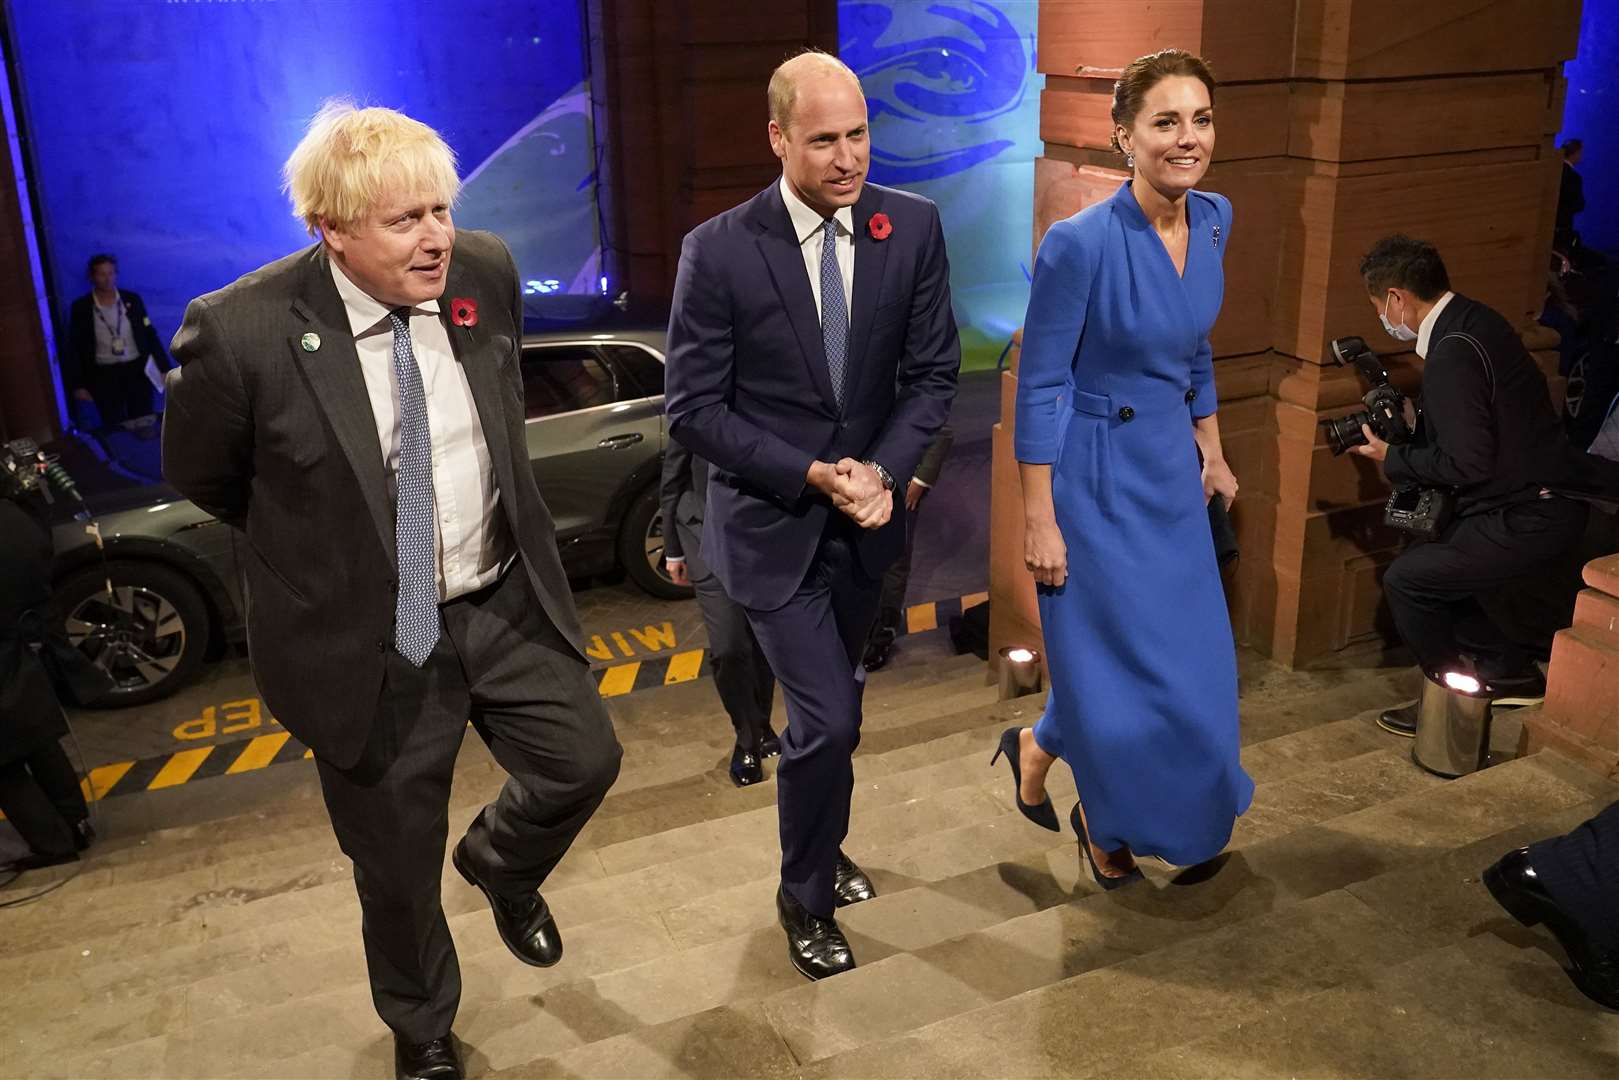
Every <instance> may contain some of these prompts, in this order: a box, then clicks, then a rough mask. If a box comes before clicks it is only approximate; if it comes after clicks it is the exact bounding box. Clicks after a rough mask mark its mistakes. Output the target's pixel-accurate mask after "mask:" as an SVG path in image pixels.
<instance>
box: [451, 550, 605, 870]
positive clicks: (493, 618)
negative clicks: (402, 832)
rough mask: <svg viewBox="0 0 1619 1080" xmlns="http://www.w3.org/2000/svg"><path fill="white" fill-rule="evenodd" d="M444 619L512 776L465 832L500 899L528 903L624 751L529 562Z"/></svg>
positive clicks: (480, 718) (483, 721) (499, 757)
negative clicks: (536, 588)
mask: <svg viewBox="0 0 1619 1080" xmlns="http://www.w3.org/2000/svg"><path fill="white" fill-rule="evenodd" d="M443 610H444V615H445V619H444V625H445V634H446V636H447V637H450V638H452V639H453V640H454V641H455V644H456V648H457V650H458V652H459V654H460V656H461V660H462V664H463V665H464V667H465V670H466V673H467V681H468V686H469V692H470V697H471V704H472V723H473V726H474V727H475V728H476V729H477V731H478V734H479V735H481V736H482V737H483V739H484V741H485V742H486V743H488V745H489V750H490V752H491V753H492V754H493V755H494V757H495V760H496V761H498V762H499V763H500V765H501V767H502V768H504V769H505V770H506V772H507V773H509V774H510V776H509V778H508V779H507V781H506V784H505V786H504V787H502V788H501V791H500V794H499V795H498V796H497V797H496V798H495V800H494V801H493V802H492V803H490V804H489V805H488V806H486V807H484V810H483V813H482V814H480V815H479V816H478V818H477V819H476V820H475V821H474V822H473V823H472V826H471V827H470V828H469V829H468V830H467V851H468V854H469V855H470V856H471V858H472V862H473V865H474V866H475V867H476V869H477V871H478V876H479V877H480V878H481V879H482V880H483V881H484V882H486V883H487V884H488V885H489V886H490V887H491V888H492V889H494V890H495V891H496V892H498V893H501V894H503V895H507V896H522V895H526V894H528V893H531V892H533V891H534V890H535V889H537V888H539V887H540V885H541V884H542V883H543V882H544V881H545V878H546V876H547V875H548V874H550V873H551V871H552V869H553V868H554V867H555V866H556V864H557V863H558V862H559V861H561V859H562V856H563V855H564V854H565V853H566V852H567V850H568V847H569V845H571V844H572V843H573V841H574V838H575V837H576V836H578V835H579V831H580V830H581V829H583V828H584V827H585V823H586V822H587V821H589V820H590V816H591V815H592V814H594V813H595V812H596V808H597V807H599V806H600V805H601V803H602V800H603V799H604V798H606V796H607V790H608V789H609V788H610V787H612V785H613V781H614V780H615V779H617V777H618V767H619V760H620V758H621V757H622V756H623V751H622V750H621V749H620V748H619V745H618V739H617V738H616V737H615V736H614V734H613V724H612V721H611V720H610V719H609V718H608V715H607V709H606V707H605V706H604V705H603V704H602V700H601V695H600V694H599V693H598V692H597V690H596V684H595V682H594V681H593V680H592V679H591V677H590V667H589V665H588V664H587V663H586V662H585V661H584V659H583V658H582V657H580V656H579V654H578V653H576V652H574V650H573V648H572V646H570V645H569V644H568V642H567V639H566V638H564V637H563V636H562V634H561V633H560V632H559V631H558V630H557V629H556V627H555V626H553V625H552V624H551V621H550V619H549V618H548V617H547V616H546V614H545V609H544V608H543V607H542V606H541V605H540V602H539V600H538V598H536V597H535V595H534V592H533V588H532V586H531V585H530V583H529V579H528V574H527V572H526V571H525V570H524V568H523V566H522V563H521V561H519V562H518V563H516V564H514V565H513V566H512V568H511V570H510V571H508V572H507V574H506V575H505V577H504V578H502V580H501V581H500V583H499V584H497V585H496V586H494V587H492V588H491V589H488V590H485V591H484V592H482V593H479V594H477V595H476V596H474V597H470V598H468V599H467V600H466V601H464V602H456V603H451V604H447V605H445V607H444V609H443Z"/></svg>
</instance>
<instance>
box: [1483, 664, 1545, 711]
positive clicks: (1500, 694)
mask: <svg viewBox="0 0 1619 1080" xmlns="http://www.w3.org/2000/svg"><path fill="white" fill-rule="evenodd" d="M1485 685H1486V686H1487V687H1488V688H1489V694H1490V703H1491V704H1492V705H1494V706H1496V707H1498V708H1506V707H1509V706H1514V705H1538V704H1540V703H1541V702H1542V701H1545V700H1546V676H1544V675H1542V674H1541V673H1540V669H1539V668H1537V667H1534V666H1532V665H1531V666H1530V668H1529V670H1528V671H1527V672H1525V673H1524V674H1522V675H1517V676H1513V677H1511V678H1506V679H1490V680H1488V681H1487V682H1486V684H1485Z"/></svg>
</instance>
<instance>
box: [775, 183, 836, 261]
mask: <svg viewBox="0 0 1619 1080" xmlns="http://www.w3.org/2000/svg"><path fill="white" fill-rule="evenodd" d="M781 201H782V202H784V203H786V204H787V216H788V217H790V218H792V219H793V234H794V235H795V236H797V237H798V243H799V246H800V247H802V246H803V244H804V241H806V240H808V239H809V238H810V237H811V236H813V235H815V234H816V233H818V232H820V231H821V226H822V225H824V224H826V219H825V218H823V217H822V216H821V215H820V212H819V211H816V210H811V209H810V207H809V204H807V203H806V202H804V200H803V199H800V198H799V197H798V195H797V193H795V192H794V191H793V189H792V187H791V185H789V184H788V183H787V177H785V176H783V177H782V178H781ZM832 220H833V221H836V222H837V223H838V228H839V230H840V231H842V232H845V233H848V234H849V235H850V236H853V235H854V209H853V208H852V207H848V206H840V207H838V209H837V213H835V214H833V215H832Z"/></svg>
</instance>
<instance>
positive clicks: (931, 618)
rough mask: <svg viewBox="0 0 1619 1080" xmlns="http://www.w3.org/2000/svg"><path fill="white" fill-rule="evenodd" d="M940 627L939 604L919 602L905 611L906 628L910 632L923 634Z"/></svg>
mask: <svg viewBox="0 0 1619 1080" xmlns="http://www.w3.org/2000/svg"><path fill="white" fill-rule="evenodd" d="M938 628H939V608H938V605H937V604H917V605H916V606H915V607H913V608H910V609H909V610H907V611H906V612H905V629H906V631H907V632H909V633H912V634H921V633H924V632H926V631H928V630H937V629H938Z"/></svg>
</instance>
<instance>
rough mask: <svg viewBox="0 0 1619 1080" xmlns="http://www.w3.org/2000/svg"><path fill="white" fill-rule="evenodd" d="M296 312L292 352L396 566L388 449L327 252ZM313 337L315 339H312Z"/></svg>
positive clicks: (308, 271)
mask: <svg viewBox="0 0 1619 1080" xmlns="http://www.w3.org/2000/svg"><path fill="white" fill-rule="evenodd" d="M292 310H293V313H294V314H295V315H297V316H298V318H299V320H300V322H301V325H300V326H299V328H298V329H297V330H296V331H295V332H294V333H293V334H292V335H291V336H290V337H288V338H287V347H288V348H290V349H291V350H292V355H293V358H294V360H295V361H296V362H297V363H298V366H299V367H300V368H302V369H303V372H304V377H305V378H307V379H308V380H309V385H310V388H311V389H312V390H313V391H314V396H315V401H316V403H317V404H318V405H319V406H320V408H321V409H322V410H323V411H324V412H325V413H326V419H327V421H328V422H329V423H330V424H331V426H332V433H333V434H334V435H336V436H337V444H338V445H339V446H341V447H342V448H343V454H344V456H345V457H347V458H348V460H349V466H350V467H351V468H352V469H353V470H354V475H355V476H356V477H358V478H359V481H360V492H361V494H362V495H363V496H364V497H365V505H366V509H368V510H369V511H370V512H371V520H372V523H373V524H374V525H375V526H376V529H377V535H378V536H379V537H380V538H381V540H382V546H383V550H385V551H386V552H387V553H388V560H389V561H390V562H393V561H394V560H395V559H396V558H397V556H396V555H395V553H394V525H393V507H392V506H391V505H390V503H389V500H388V488H387V478H386V476H385V471H384V468H383V463H382V445H381V444H380V443H379V442H378V441H377V421H376V415H375V414H374V413H373V412H372V411H371V395H370V394H369V393H368V392H367V390H366V388H365V375H364V373H362V372H361V370H360V356H359V354H358V353H357V352H355V349H354V333H353V331H352V330H351V329H350V328H349V322H348V314H347V312H345V310H344V308H343V299H342V297H340V296H339V295H338V294H337V286H336V285H335V284H333V282H332V271H331V266H330V265H329V264H328V263H327V261H326V254H325V251H324V250H323V249H321V248H317V249H315V251H313V252H312V253H311V254H310V257H309V259H308V261H307V262H306V264H305V268H304V275H303V280H302V282H301V284H300V287H299V290H298V296H297V297H296V298H295V299H294V300H293V303H292ZM310 335H315V338H314V339H311V338H310ZM306 341H312V343H313V344H314V345H315V347H314V348H313V349H309V348H306V347H305V342H306Z"/></svg>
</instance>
